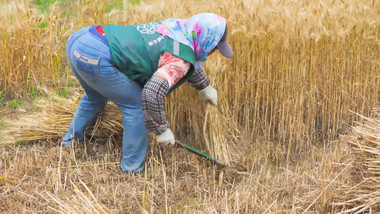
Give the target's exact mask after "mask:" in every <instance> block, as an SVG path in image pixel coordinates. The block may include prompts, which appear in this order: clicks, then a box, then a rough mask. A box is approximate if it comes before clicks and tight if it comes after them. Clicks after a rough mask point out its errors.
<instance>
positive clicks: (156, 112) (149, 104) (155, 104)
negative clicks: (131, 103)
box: [141, 76, 169, 135]
mask: <svg viewBox="0 0 380 214" xmlns="http://www.w3.org/2000/svg"><path fill="white" fill-rule="evenodd" d="M168 91H169V83H168V81H166V80H163V79H161V78H160V77H157V76H152V78H150V79H149V81H148V82H147V83H146V84H145V86H144V89H143V91H142V97H141V99H142V110H143V116H144V121H145V126H146V127H147V129H148V130H149V131H153V132H154V133H155V134H156V135H159V134H161V133H163V132H164V131H166V130H167V129H168V128H169V123H168V121H167V120H166V114H165V109H164V104H165V96H166V94H167V93H168Z"/></svg>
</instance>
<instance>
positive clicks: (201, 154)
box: [175, 140, 226, 167]
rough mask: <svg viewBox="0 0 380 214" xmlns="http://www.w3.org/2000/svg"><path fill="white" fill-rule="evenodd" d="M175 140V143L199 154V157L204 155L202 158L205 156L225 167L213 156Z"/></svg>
mask: <svg viewBox="0 0 380 214" xmlns="http://www.w3.org/2000/svg"><path fill="white" fill-rule="evenodd" d="M175 142H176V144H177V145H179V146H181V147H182V148H185V149H188V150H189V151H191V152H193V153H194V154H197V155H199V156H201V157H204V158H207V159H209V160H211V161H212V162H213V163H214V164H218V165H220V166H223V167H226V165H224V164H222V163H221V162H219V161H218V160H216V159H215V158H213V157H211V156H209V155H207V154H205V153H203V152H201V151H198V150H196V149H194V148H192V147H190V146H188V145H186V144H184V143H181V142H180V141H178V140H176V141H175Z"/></svg>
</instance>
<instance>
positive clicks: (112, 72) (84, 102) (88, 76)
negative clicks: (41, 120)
mask: <svg viewBox="0 0 380 214" xmlns="http://www.w3.org/2000/svg"><path fill="white" fill-rule="evenodd" d="M66 54H67V58H68V60H69V62H70V67H71V70H72V71H73V73H74V75H75V76H76V78H77V79H78V80H79V82H80V84H81V85H82V87H83V89H84V91H85V94H84V96H83V97H82V99H81V101H80V104H79V106H78V108H77V109H76V111H75V114H74V118H73V120H72V122H71V124H70V127H69V130H68V132H67V133H66V135H65V136H64V137H63V139H62V144H63V146H66V147H67V146H70V145H71V143H72V142H73V141H79V142H81V141H83V140H84V130H85V128H86V127H88V126H89V125H92V124H93V123H94V122H95V120H96V117H97V115H98V113H99V112H100V111H101V110H102V109H103V108H104V106H105V105H106V103H107V101H108V100H111V101H113V102H114V103H115V104H117V105H118V107H119V108H120V110H121V112H122V115H123V125H124V132H123V155H122V160H121V169H122V170H123V171H124V172H139V171H141V170H143V169H144V160H145V157H146V154H147V149H148V131H147V129H146V127H145V123H144V120H143V114H142V108H141V92H142V88H141V87H140V86H139V85H138V84H137V83H136V82H134V81H132V80H130V79H129V78H128V77H127V76H126V75H124V74H123V73H121V72H120V71H119V70H118V69H117V68H116V67H115V66H113V65H112V63H111V52H110V49H109V47H108V46H107V45H106V44H105V43H103V42H102V41H101V40H100V39H99V38H97V37H96V36H94V35H93V34H92V33H90V32H89V27H87V28H83V29H81V30H79V31H77V32H75V33H74V34H73V36H72V37H71V38H70V39H69V41H68V42H67V47H66Z"/></svg>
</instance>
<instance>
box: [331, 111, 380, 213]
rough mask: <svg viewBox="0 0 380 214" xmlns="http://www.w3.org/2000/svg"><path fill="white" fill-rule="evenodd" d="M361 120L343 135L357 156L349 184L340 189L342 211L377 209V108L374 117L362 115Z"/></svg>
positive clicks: (379, 175) (379, 147)
mask: <svg viewBox="0 0 380 214" xmlns="http://www.w3.org/2000/svg"><path fill="white" fill-rule="evenodd" d="M361 118H362V119H363V120H364V122H361V123H359V122H357V126H355V127H354V128H353V133H352V134H351V135H349V136H347V137H345V141H346V142H348V143H349V144H350V145H351V147H352V149H353V151H354V156H355V157H356V159H355V161H354V162H353V166H354V167H353V169H352V173H351V175H350V177H351V181H350V185H349V186H346V187H344V188H342V189H341V191H339V194H340V197H337V198H342V199H343V200H342V201H341V202H336V203H334V205H335V206H341V207H343V210H344V211H343V213H367V212H369V213H379V212H380V109H376V110H375V111H374V117H372V118H368V117H364V116H361Z"/></svg>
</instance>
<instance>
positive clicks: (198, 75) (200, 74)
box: [187, 69, 210, 91]
mask: <svg viewBox="0 0 380 214" xmlns="http://www.w3.org/2000/svg"><path fill="white" fill-rule="evenodd" d="M187 81H188V82H189V84H190V85H191V86H193V87H194V88H196V89H197V90H198V91H200V90H203V89H204V88H206V87H207V86H209V85H210V78H208V77H207V76H206V75H205V73H204V71H203V69H197V70H195V71H194V74H193V75H192V76H191V77H190V78H189V79H188V80H187Z"/></svg>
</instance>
